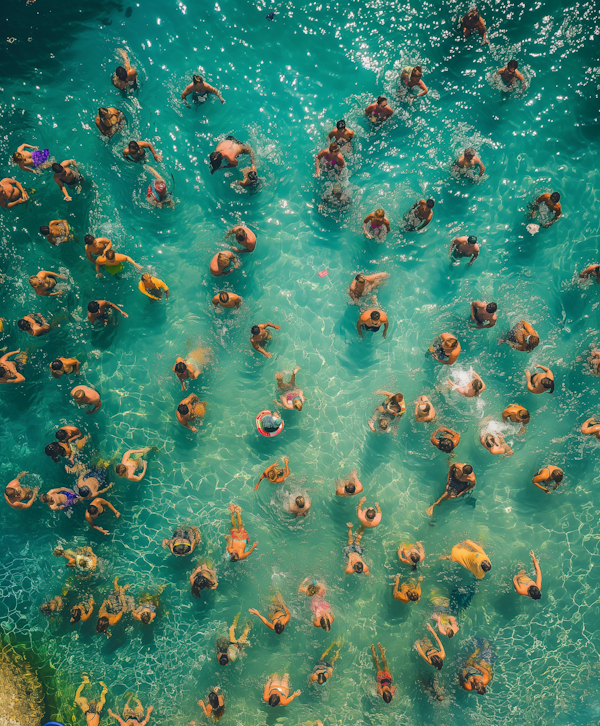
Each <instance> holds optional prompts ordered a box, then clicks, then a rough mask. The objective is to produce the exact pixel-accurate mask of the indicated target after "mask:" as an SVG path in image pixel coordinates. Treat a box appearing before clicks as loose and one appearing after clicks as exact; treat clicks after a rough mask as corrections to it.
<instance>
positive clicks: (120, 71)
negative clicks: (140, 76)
mask: <svg viewBox="0 0 600 726" xmlns="http://www.w3.org/2000/svg"><path fill="white" fill-rule="evenodd" d="M115 76H116V77H117V78H118V79H119V80H120V81H126V80H127V71H126V70H125V68H123V66H117V69H116V71H115Z"/></svg>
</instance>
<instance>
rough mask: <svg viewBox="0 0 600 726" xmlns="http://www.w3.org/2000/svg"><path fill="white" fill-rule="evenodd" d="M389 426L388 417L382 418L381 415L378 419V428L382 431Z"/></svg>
mask: <svg viewBox="0 0 600 726" xmlns="http://www.w3.org/2000/svg"><path fill="white" fill-rule="evenodd" d="M389 427H390V420H389V418H384V417H383V416H382V417H381V418H380V419H379V428H380V429H381V430H382V431H387V430H388V429H389Z"/></svg>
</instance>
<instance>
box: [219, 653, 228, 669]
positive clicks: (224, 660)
mask: <svg viewBox="0 0 600 726" xmlns="http://www.w3.org/2000/svg"><path fill="white" fill-rule="evenodd" d="M228 663H229V656H228V655H227V653H221V655H220V656H219V664H220V665H222V666H226V665H227V664H228Z"/></svg>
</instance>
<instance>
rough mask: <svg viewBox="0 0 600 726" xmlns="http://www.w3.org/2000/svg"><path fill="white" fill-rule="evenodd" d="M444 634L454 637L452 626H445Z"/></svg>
mask: <svg viewBox="0 0 600 726" xmlns="http://www.w3.org/2000/svg"><path fill="white" fill-rule="evenodd" d="M446 635H447V637H448V638H453V637H454V630H452V628H446Z"/></svg>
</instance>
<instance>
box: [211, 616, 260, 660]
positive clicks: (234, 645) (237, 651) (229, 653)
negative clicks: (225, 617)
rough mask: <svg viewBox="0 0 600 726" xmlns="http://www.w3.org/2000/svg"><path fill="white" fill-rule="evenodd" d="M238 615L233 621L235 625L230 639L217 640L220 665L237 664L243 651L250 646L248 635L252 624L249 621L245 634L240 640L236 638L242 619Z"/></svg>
mask: <svg viewBox="0 0 600 726" xmlns="http://www.w3.org/2000/svg"><path fill="white" fill-rule="evenodd" d="M241 614H242V613H238V614H237V615H236V616H235V618H234V619H233V624H232V626H231V627H230V628H229V638H218V640H217V661H218V662H219V665H222V666H226V665H229V664H230V663H235V661H236V660H237V659H238V657H239V656H240V655H241V653H242V649H243V648H244V647H245V646H247V645H248V633H249V632H250V629H251V628H252V622H251V621H250V620H248V621H247V622H246V627H245V628H244V632H243V633H242V634H241V635H240V637H239V638H236V635H235V629H236V627H237V624H238V622H239V619H240V615H241Z"/></svg>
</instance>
